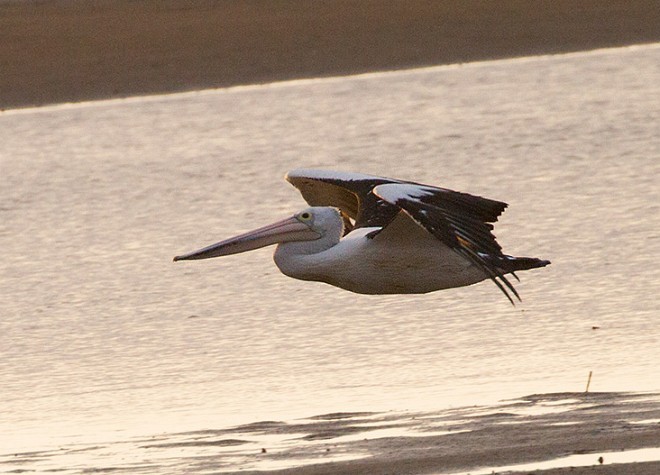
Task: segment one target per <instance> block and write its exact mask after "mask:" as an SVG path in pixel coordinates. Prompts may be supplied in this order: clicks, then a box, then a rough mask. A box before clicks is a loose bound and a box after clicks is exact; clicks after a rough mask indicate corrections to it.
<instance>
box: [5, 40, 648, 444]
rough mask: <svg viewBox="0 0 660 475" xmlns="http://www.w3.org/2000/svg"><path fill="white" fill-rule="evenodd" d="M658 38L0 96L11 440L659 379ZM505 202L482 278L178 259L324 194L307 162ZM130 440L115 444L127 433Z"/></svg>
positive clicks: (102, 435) (179, 427) (147, 431)
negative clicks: (560, 52)
mask: <svg viewBox="0 0 660 475" xmlns="http://www.w3.org/2000/svg"><path fill="white" fill-rule="evenodd" d="M658 123H660V49H659V48H658V47H657V46H651V47H637V48H625V49H617V50H606V51H599V52H593V53H585V54H572V55H564V56H555V57H541V58H529V59H522V60H505V61H494V62H484V63H475V64H468V65H462V66H445V67H437V68H428V69H421V70H411V71H402V72H393V73H379V74H372V75H364V76H358V77H349V78H334V79H321V80H304V81H293V82H288V83H280V84H273V85H265V86H250V87H237V88H231V89H225V90H218V91H205V92H200V93H193V94H180V95H172V96H159V97H150V98H136V99H130V100H123V101H105V102H95V103H88V104H81V105H71V106H59V107H45V108H41V109H30V110H24V111H7V112H5V113H2V114H0V160H1V162H0V167H1V170H0V173H1V175H2V184H1V186H0V246H1V247H2V254H3V258H2V260H0V279H1V285H2V292H1V293H0V398H1V400H2V402H3V403H2V405H0V448H1V449H2V450H0V453H10V452H13V451H18V450H40V449H52V448H57V447H61V446H63V445H66V444H74V443H80V442H85V443H88V444H89V443H94V442H95V441H101V442H103V441H108V440H121V439H123V438H126V437H133V436H137V435H140V436H153V435H154V434H160V433H175V432H176V433H178V432H182V431H192V430H203V429H215V428H222V427H228V426H231V425H233V424H239V423H249V422H255V421H264V420H290V419H293V418H296V417H309V416H313V415H315V414H323V413H330V412H338V411H388V410H394V411H400V410H436V409H441V408H446V407H451V406H455V405H465V404H476V403H480V402H489V401H496V400H498V399H501V398H506V397H516V396H520V395H523V394H530V393H543V392H552V391H581V390H583V389H584V388H585V385H586V381H587V376H588V374H589V371H593V379H592V382H591V389H592V390H597V391H603V390H606V391H619V390H625V391H646V390H657V389H659V388H660V386H659V383H658V381H660V369H659V367H658V364H657V362H658V361H660V330H659V326H658V321H659V320H658V317H659V314H660V303H659V301H658V298H657V295H658V291H659V289H660V286H659V283H660V270H659V268H658V266H657V265H656V262H655V261H656V259H657V256H658V255H660V204H659V203H660V134H659V133H658ZM297 167H307V168H329V169H340V170H347V171H359V172H365V173H371V174H377V175H384V176H391V177H397V178H402V179H411V180H414V181H417V182H422V183H429V184H435V185H440V186H444V187H447V188H452V189H457V190H461V191H466V192H470V193H473V194H479V195H483V196H487V197H490V198H493V199H498V200H502V201H506V202H508V203H510V208H509V209H508V210H507V211H506V213H505V214H504V215H503V217H502V218H501V221H500V222H499V223H498V225H497V227H496V230H495V231H496V235H497V236H498V240H499V242H500V243H501V244H502V245H503V247H504V250H505V252H507V253H510V254H515V255H522V256H535V257H541V258H546V259H550V260H551V261H552V265H551V266H549V267H547V268H545V269H540V270H536V271H529V272H524V273H521V274H520V277H521V279H522V282H521V283H520V284H517V288H518V290H519V292H520V293H521V295H522V298H523V303H522V304H520V305H518V306H516V307H512V306H511V305H510V304H509V303H508V301H507V300H506V298H505V297H504V296H503V295H502V294H501V293H500V292H499V291H498V290H497V288H496V287H495V286H494V285H493V284H492V283H488V282H484V283H481V284H477V285H475V286H471V287H467V288H462V289H452V290H447V291H442V292H437V293H433V294H429V295H422V296H362V295H356V294H351V293H348V292H346V291H342V290H339V289H335V288H332V287H330V286H327V285H325V284H320V283H312V282H302V281H296V280H293V279H289V278H286V277H284V276H283V275H281V274H280V273H279V272H278V271H277V269H276V267H275V265H274V264H273V263H272V259H271V253H272V249H263V250H260V251H255V252H252V253H249V254H244V255H238V256H232V257H227V258H222V259H213V260H208V261H199V262H192V263H176V264H174V263H172V261H171V260H172V257H173V256H174V255H176V254H181V253H182V252H185V251H189V250H192V249H196V248H198V247H201V246H203V245H207V244H210V243H212V242H215V241H217V240H220V239H222V238H225V237H228V236H231V235H234V234H236V233H238V232H242V231H245V230H248V229H250V228H254V227H257V226H261V225H263V224H267V223H269V222H271V221H273V220H274V219H279V218H282V217H286V216H288V215H290V214H291V213H292V212H294V211H297V210H299V209H302V208H304V207H305V204H304V202H303V200H302V198H301V197H300V196H299V194H298V192H297V191H296V190H295V189H294V188H293V187H291V186H290V185H288V184H287V183H286V182H284V181H283V180H282V177H283V175H284V173H285V172H286V171H287V170H289V169H292V168H297ZM117 450H119V451H120V449H117Z"/></svg>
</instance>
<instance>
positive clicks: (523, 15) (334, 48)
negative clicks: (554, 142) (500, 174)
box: [0, 0, 660, 108]
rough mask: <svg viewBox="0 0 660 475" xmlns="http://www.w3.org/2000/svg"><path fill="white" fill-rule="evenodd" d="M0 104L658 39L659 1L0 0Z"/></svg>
mask: <svg viewBox="0 0 660 475" xmlns="http://www.w3.org/2000/svg"><path fill="white" fill-rule="evenodd" d="M0 32H1V33H0V34H1V36H2V41H0V71H1V72H0V108H12V107H21V106H29V105H39V104H46V103H55V102H69V101H80V100H90V99H98V98H108V97H122V96H130V95H139V94H152V93H161V92H171V91H184V90H194V89H200V88H209V87H221V86H229V85H236V84H249V83H259V82H270V81H276V80H283V79H290V78H300V77H316V76H328V75H341V74H350V73H358V72H365V71H374V70H387V69H398V68H408V67H413V66H423V65H434V64H446V63H455V62H465V61H474V60H483V59H489V58H502V57H511V56H523V55H534V54H540V53H557V52H567V51H576V50H586V49H593V48H599V47H607V46H621V45H628V44H635V43H647V42H657V41H660V8H658V2H657V0H607V1H603V0H544V1H540V0H501V1H487V0H444V1H422V0H400V1H391V2H381V1H379V0H359V1H357V0H353V1H349V0H328V1H323V2H320V1H314V2H311V1H309V2H308V1H299V0H217V1H211V0H200V1H190V0H180V1H172V0H162V1H161V0H144V1H130V0H116V1H109V0H98V1H94V2H89V1H85V0H47V1H46V0H44V1H21V2H16V1H4V2H2V1H0Z"/></svg>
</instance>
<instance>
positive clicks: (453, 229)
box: [373, 183, 520, 303]
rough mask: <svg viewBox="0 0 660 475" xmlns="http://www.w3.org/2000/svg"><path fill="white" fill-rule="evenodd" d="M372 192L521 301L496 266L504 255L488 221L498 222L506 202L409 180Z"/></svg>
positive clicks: (504, 291) (507, 295) (386, 185)
mask: <svg viewBox="0 0 660 475" xmlns="http://www.w3.org/2000/svg"><path fill="white" fill-rule="evenodd" d="M373 193H374V194H376V195H377V196H379V197H380V198H382V199H383V200H385V201H387V202H389V203H391V204H393V205H395V206H396V207H397V208H400V209H402V210H403V211H405V212H406V213H408V215H410V217H412V218H413V219H414V220H415V221H416V222H417V223H418V224H419V225H420V226H422V227H423V228H424V229H426V230H427V231H428V232H430V233H431V234H432V235H434V236H435V237H437V238H438V239H439V240H440V241H442V242H443V243H445V244H446V245H447V246H449V247H450V248H452V249H453V250H454V251H456V252H457V253H459V254H461V255H462V256H464V257H466V258H467V259H469V260H470V261H471V262H472V263H474V264H475V265H476V266H478V267H479V268H481V269H482V270H483V271H484V272H485V273H486V275H487V276H488V277H489V278H490V279H491V280H492V281H493V282H494V283H495V284H496V285H497V286H498V287H499V289H500V290H501V291H502V292H503V293H504V295H506V297H507V298H508V299H509V300H510V301H511V303H514V302H513V299H512V298H511V296H510V295H509V292H507V288H508V289H509V290H510V291H511V292H512V293H513V295H515V296H516V298H517V299H518V300H520V296H519V295H518V292H517V291H516V289H515V288H514V287H513V285H512V284H511V283H510V282H509V281H508V280H507V278H506V277H505V276H504V274H503V272H502V270H500V268H499V267H498V265H497V262H498V261H500V260H502V259H506V257H505V256H504V254H503V253H502V248H501V247H500V245H499V244H498V243H497V241H496V240H495V236H494V235H493V233H492V230H493V225H492V224H490V223H494V222H495V221H497V218H498V217H499V216H500V215H501V214H502V212H503V211H504V209H505V208H506V207H507V204H506V203H503V202H501V201H495V200H489V199H487V198H482V197H480V196H474V195H470V194H467V193H460V192H457V191H452V190H448V189H445V188H436V187H432V186H426V185H418V184H411V183H386V184H383V185H379V186H377V187H376V188H374V190H373ZM514 276H515V274H514ZM498 279H499V280H498ZM505 286H506V287H505Z"/></svg>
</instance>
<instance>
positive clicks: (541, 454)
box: [0, 393, 660, 475]
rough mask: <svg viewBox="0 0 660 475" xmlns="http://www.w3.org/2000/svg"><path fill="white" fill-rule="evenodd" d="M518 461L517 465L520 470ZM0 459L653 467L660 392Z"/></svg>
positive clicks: (218, 467)
mask: <svg viewBox="0 0 660 475" xmlns="http://www.w3.org/2000/svg"><path fill="white" fill-rule="evenodd" d="M572 455H577V456H578V457H580V460H575V459H571V463H572V464H573V465H575V467H571V466H570V465H569V464H568V463H567V462H566V461H564V460H563V458H564V457H566V456H572ZM624 456H628V457H629V458H628V459H627V460H626V459H623V458H622V457H624ZM601 457H602V458H603V464H600V462H599V458H601ZM549 461H552V462H553V464H552V465H547V464H546V465H542V464H543V463H544V462H546V463H547V462H549ZM519 464H526V467H525V468H524V471H520V470H519V471H518V472H516V471H515V470H517V468H516V467H515V466H516V465H519ZM512 466H513V467H512ZM0 467H2V468H3V469H4V470H5V471H6V472H7V473H10V472H11V473H13V472H16V473H18V472H33V471H39V472H40V473H41V472H42V471H53V472H55V471H63V470H64V471H67V473H68V472H69V471H71V470H73V471H75V472H76V473H92V472H93V473H96V472H111V471H112V472H115V471H116V472H120V473H132V474H136V475H137V474H153V473H191V474H192V473H218V474H220V473H224V474H243V475H245V474H253V475H259V474H264V473H271V474H280V475H321V474H328V475H330V474H331V475H336V474H365V475H366V474H369V475H384V474H390V475H404V474H436V475H438V474H450V473H480V474H483V473H487V474H490V473H516V474H518V473H519V474H530V473H534V474H538V475H550V474H553V475H558V474H562V475H563V474H571V475H583V474H599V475H615V474H616V475H630V474H638V475H657V474H658V473H660V394H634V393H589V394H585V393H559V394H541V395H532V396H526V397H523V398H520V399H517V400H512V401H505V402H503V403H500V404H497V405H492V406H466V407H457V408H451V409H445V410H441V411H436V412H424V413H420V412H383V413H377V412H359V413H333V414H324V415H317V416H314V417H309V418H305V419H298V420H292V421H286V422H283V421H262V422H256V423H251V424H246V425H242V426H237V427H230V428H212V427H210V428H203V429H202V430H195V431H191V432H181V433H161V434H154V435H152V436H146V437H137V438H130V439H123V440H118V441H116V442H111V441H106V442H104V443H102V444H99V443H92V442H90V443H88V444H75V445H71V446H66V445H63V446H59V447H57V448H55V449H51V450H44V451H39V452H35V451H31V452H26V453H18V454H2V453H0ZM537 468H539V469H544V470H540V471H537Z"/></svg>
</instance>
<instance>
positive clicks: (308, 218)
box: [300, 211, 312, 221]
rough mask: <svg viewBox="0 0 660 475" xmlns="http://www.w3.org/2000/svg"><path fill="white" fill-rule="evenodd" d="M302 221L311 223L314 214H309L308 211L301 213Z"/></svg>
mask: <svg viewBox="0 0 660 475" xmlns="http://www.w3.org/2000/svg"><path fill="white" fill-rule="evenodd" d="M300 219H301V220H303V221H309V220H310V219H312V213H308V212H307V211H305V212H304V213H300Z"/></svg>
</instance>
